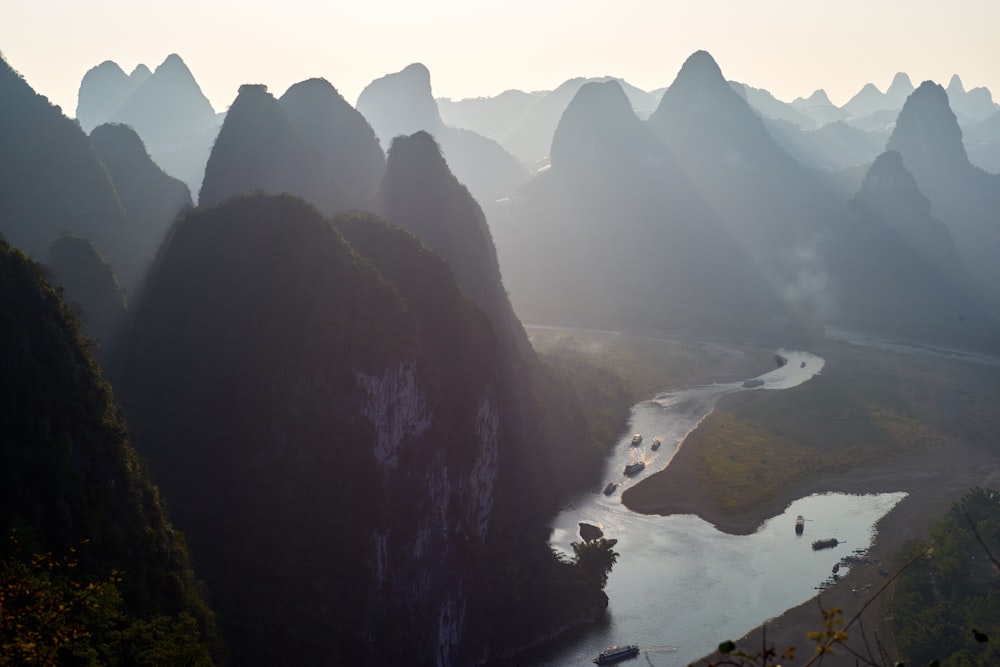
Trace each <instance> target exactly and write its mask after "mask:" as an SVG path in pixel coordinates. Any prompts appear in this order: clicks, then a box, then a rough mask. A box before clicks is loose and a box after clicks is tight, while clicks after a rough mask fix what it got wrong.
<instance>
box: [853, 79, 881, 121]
mask: <svg viewBox="0 0 1000 667" xmlns="http://www.w3.org/2000/svg"><path fill="white" fill-rule="evenodd" d="M886 104H887V102H886V99H885V94H884V93H883V92H882V91H881V90H879V89H878V88H877V87H876V86H875V84H874V83H866V84H865V85H864V86H863V87H862V88H861V90H859V91H858V92H857V93H855V95H854V97H852V98H851V99H849V100H847V103H846V104H845V105H844V106H843V107H842V108H843V109H844V111H846V112H847V113H848V114H850V115H851V116H863V115H865V114H870V113H874V112H876V111H880V110H882V109H884V108H886Z"/></svg>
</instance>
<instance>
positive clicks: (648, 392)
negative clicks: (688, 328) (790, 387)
mask: <svg viewBox="0 0 1000 667" xmlns="http://www.w3.org/2000/svg"><path fill="white" fill-rule="evenodd" d="M528 335H529V337H530V339H531V344H532V345H533V346H534V347H535V349H536V350H538V351H539V353H551V354H553V355H557V356H566V355H569V354H573V355H579V356H581V357H583V358H586V359H588V360H590V362H591V363H593V364H594V365H595V366H598V367H601V368H607V369H610V370H611V371H613V372H614V373H615V374H616V375H617V376H619V377H620V378H621V381H622V382H624V384H625V386H626V387H627V388H628V391H629V393H630V394H631V395H632V396H634V397H635V398H636V400H643V399H646V398H652V397H653V396H654V395H655V394H656V393H657V392H660V391H665V390H668V389H671V388H674V387H679V386H682V385H686V384H691V383H692V382H702V381H704V382H711V381H712V380H713V379H714V378H715V377H716V376H714V375H713V374H714V373H715V372H717V371H713V370H712V369H717V368H718V367H719V366H720V365H722V364H723V363H724V362H726V361H727V356H729V355H731V354H732V353H731V352H729V351H727V350H725V349H723V348H721V347H716V346H713V345H710V344H700V343H685V342H681V341H678V340H668V339H657V338H644V337H640V336H633V335H628V334H623V333H613V332H603V331H585V330H579V331H573V332H572V333H567V332H566V330H563V329H546V328H541V327H536V328H531V327H529V328H528ZM758 354H759V353H757V352H756V351H755V352H752V353H751V356H748V357H747V358H746V359H744V360H742V361H741V362H740V365H741V367H743V368H746V369H748V371H749V369H754V370H753V371H752V372H748V373H747V375H746V376H743V377H748V376H750V375H756V374H758V373H760V372H761V371H762V370H765V369H767V368H769V367H770V364H771V356H770V355H769V354H767V355H759V356H760V359H759V360H758V359H757V358H756V355H758ZM739 377H741V376H740V375H737V376H736V377H726V378H724V379H726V380H729V381H732V380H735V379H737V378H739ZM720 379H721V378H720Z"/></svg>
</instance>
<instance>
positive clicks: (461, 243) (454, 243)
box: [379, 132, 527, 349]
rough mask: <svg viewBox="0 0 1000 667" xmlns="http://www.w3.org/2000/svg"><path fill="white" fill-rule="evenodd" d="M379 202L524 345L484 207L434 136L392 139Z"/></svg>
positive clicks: (389, 217)
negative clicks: (454, 173) (449, 268)
mask: <svg viewBox="0 0 1000 667" xmlns="http://www.w3.org/2000/svg"><path fill="white" fill-rule="evenodd" d="M379 201H380V211H381V213H382V215H383V216H384V217H385V218H386V219H387V220H389V221H390V222H393V223H395V224H397V225H399V226H401V227H403V228H404V229H406V230H408V231H410V232H411V233H412V234H414V235H415V236H416V237H417V238H419V239H421V240H422V241H423V242H424V243H426V244H427V245H428V246H430V248H431V249H433V250H435V251H437V252H438V253H439V254H440V255H441V256H442V257H443V258H444V260H445V261H446V262H447V263H448V264H449V265H450V266H451V268H452V270H453V271H454V272H455V276H456V277H457V278H458V283H459V285H460V286H461V287H462V289H463V290H465V292H466V293H467V294H469V296H471V297H472V298H473V300H475V301H476V303H478V304H479V305H480V306H481V307H482V308H483V309H484V310H485V311H486V312H487V313H488V314H489V315H490V316H491V317H492V318H493V319H494V322H495V324H496V327H497V330H498V331H500V332H503V334H502V335H504V336H505V337H507V336H510V335H511V334H512V333H513V334H514V335H515V337H516V338H517V339H518V343H519V344H518V345H517V347H518V348H519V349H520V348H525V347H527V346H526V343H527V338H526V337H524V331H523V329H522V328H521V325H520V322H518V320H517V318H516V317H515V316H514V310H513V309H512V308H511V306H510V301H509V300H508V298H507V293H506V292H505V291H504V288H503V284H502V283H501V279H500V264H499V262H498V261H497V253H496V248H495V246H494V245H493V238H492V236H491V235H490V229H489V226H488V225H487V224H486V218H485V216H484V215H483V212H482V209H481V208H480V207H479V205H478V204H477V203H476V201H475V199H473V198H472V196H471V195H470V194H469V191H468V190H467V189H466V188H465V186H463V185H462V184H461V183H460V182H459V181H458V179H457V178H455V176H454V175H453V174H452V172H451V170H450V169H449V168H448V164H447V162H445V158H444V156H443V155H442V154H441V149H440V148H439V147H438V145H437V143H436V142H435V141H434V138H433V137H431V136H430V135H429V134H427V133H426V132H417V133H416V134H413V135H411V136H409V137H397V138H396V139H394V140H393V142H392V147H391V148H390V149H389V156H388V159H387V162H386V170H385V178H384V179H383V180H382V186H381V189H380V191H379ZM521 338H523V339H524V340H523V341H521V340H520V339H521ZM522 342H523V343H524V344H525V345H521V344H520V343H522Z"/></svg>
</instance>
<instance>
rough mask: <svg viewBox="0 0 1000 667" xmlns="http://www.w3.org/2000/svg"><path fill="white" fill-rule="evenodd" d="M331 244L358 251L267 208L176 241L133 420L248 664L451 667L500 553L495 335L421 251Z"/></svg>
mask: <svg viewBox="0 0 1000 667" xmlns="http://www.w3.org/2000/svg"><path fill="white" fill-rule="evenodd" d="M336 225H337V227H338V228H341V229H343V230H344V231H345V233H347V235H348V238H350V239H351V245H348V243H347V242H345V238H344V237H343V236H342V235H341V234H340V233H338V232H337V231H335V229H334V227H332V226H331V225H330V222H329V221H328V220H326V219H324V218H322V217H321V216H319V215H318V214H317V213H316V211H315V210H314V209H312V208H310V207H309V206H308V205H306V204H304V203H303V202H301V201H298V200H295V199H292V198H289V197H268V196H263V195H256V196H252V197H241V198H235V199H232V200H230V201H228V202H226V203H224V204H222V205H220V206H216V207H213V208H211V209H208V210H205V211H198V212H194V213H192V214H190V215H189V216H188V217H187V218H185V219H184V220H183V221H182V222H181V223H179V225H178V226H177V228H176V230H175V232H174V234H173V235H172V238H171V242H170V246H169V247H168V248H167V249H166V251H165V253H164V256H163V259H162V263H161V265H160V268H159V270H158V272H157V273H156V275H154V276H153V277H152V279H151V281H150V284H149V288H148V290H147V291H146V292H145V293H144V294H145V296H144V298H143V300H142V302H141V303H140V304H139V305H138V307H137V316H136V328H135V332H134V336H133V337H132V340H131V345H130V347H129V349H128V352H127V354H128V362H127V363H126V367H127V369H128V370H127V372H126V374H125V380H124V386H125V387H126V398H125V401H126V405H127V407H128V410H129V413H130V415H132V416H133V418H134V420H135V423H136V434H137V435H136V442H137V443H138V444H139V447H140V448H141V450H142V452H143V453H144V455H145V456H147V457H148V459H149V461H150V465H151V467H152V469H153V470H154V472H155V473H156V474H157V477H158V479H159V480H161V486H162V488H163V490H164V493H165V494H166V495H167V497H168V498H169V499H170V502H171V505H172V506H173V507H174V508H175V509H176V513H177V520H178V522H179V523H180V524H181V525H183V526H185V527H186V529H187V530H188V531H189V534H190V540H191V543H192V546H193V547H194V552H195V553H196V554H197V559H198V566H199V568H201V569H203V571H204V576H205V577H206V580H207V582H208V584H209V588H210V589H211V591H212V593H213V597H214V599H215V600H216V602H217V611H218V613H219V617H220V623H221V625H222V627H223V629H224V631H225V633H226V635H227V637H228V638H229V639H230V641H231V643H232V645H233V647H234V660H235V661H236V662H257V661H265V662H268V664H312V663H320V662H338V663H339V662H346V661H354V662H356V663H359V664H393V663H395V664H402V663H407V664H442V665H443V664H454V663H455V662H456V661H457V658H456V653H455V651H457V650H458V649H459V647H460V645H461V642H462V641H463V638H464V637H465V635H466V625H465V624H466V623H467V618H466V616H467V603H468V600H469V596H470V592H469V579H468V577H469V575H470V573H471V572H472V571H474V569H475V563H477V562H479V560H478V559H479V558H480V557H478V556H475V555H474V554H475V553H476V552H477V549H476V548H475V546H474V545H476V544H480V543H481V542H482V541H483V540H484V539H487V538H488V537H489V534H490V520H489V517H490V515H491V512H492V506H493V496H494V493H493V484H494V479H495V476H496V466H497V464H496V461H497V458H498V456H499V452H498V448H499V447H500V444H499V440H498V437H497V433H498V428H499V426H498V424H499V421H500V419H501V417H500V409H501V408H500V406H501V401H500V398H499V395H498V393H497V391H498V390H497V380H496V368H497V361H496V349H495V339H494V335H493V333H492V329H491V327H490V324H489V321H488V319H487V318H486V317H485V316H484V314H483V313H482V311H481V310H479V309H478V308H477V307H476V306H475V305H474V304H473V303H472V302H471V301H470V300H468V298H467V297H466V296H465V295H464V294H462V292H461V291H460V290H459V288H458V286H457V285H456V283H455V280H454V278H453V276H452V274H451V272H450V271H449V270H448V268H447V267H446V265H445V264H444V263H443V262H442V261H441V260H440V258H439V257H438V256H437V255H435V254H434V253H432V252H430V251H428V250H427V249H426V247H424V246H422V245H421V244H420V243H419V242H418V241H417V240H416V239H415V238H414V237H413V236H411V235H409V234H407V233H405V232H403V231H402V230H399V229H398V228H394V227H391V226H389V225H386V224H385V223H383V222H381V221H380V220H378V219H375V218H374V217H372V216H367V217H354V218H347V217H344V218H338V220H337V221H336ZM359 253H360V254H359ZM362 257H365V258H366V259H362ZM265 267H266V271H265V270H262V268H265ZM191 461H198V464H197V465H190V462H191ZM470 550H471V551H470ZM331 600H336V601H337V602H336V605H331V604H330V601H331Z"/></svg>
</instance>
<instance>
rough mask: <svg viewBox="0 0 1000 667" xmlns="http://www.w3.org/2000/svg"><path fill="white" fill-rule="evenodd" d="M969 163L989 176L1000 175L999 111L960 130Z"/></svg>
mask: <svg viewBox="0 0 1000 667" xmlns="http://www.w3.org/2000/svg"><path fill="white" fill-rule="evenodd" d="M962 139H963V143H964V144H965V150H966V152H967V153H968V154H969V161H970V162H972V164H974V165H976V166H977V167H979V168H981V169H985V170H986V171H988V172H990V173H991V174H1000V111H998V112H996V113H994V114H993V115H991V116H989V117H987V118H985V119H984V120H981V121H979V122H978V123H973V124H970V125H966V126H965V127H963V128H962Z"/></svg>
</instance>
